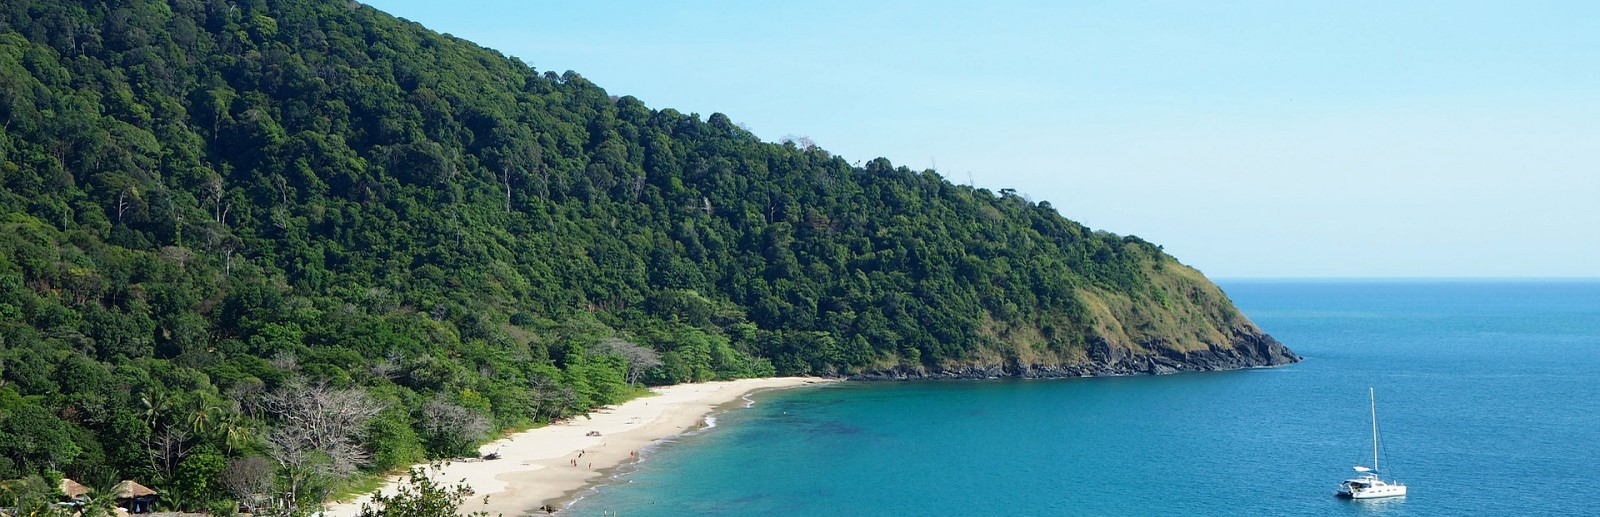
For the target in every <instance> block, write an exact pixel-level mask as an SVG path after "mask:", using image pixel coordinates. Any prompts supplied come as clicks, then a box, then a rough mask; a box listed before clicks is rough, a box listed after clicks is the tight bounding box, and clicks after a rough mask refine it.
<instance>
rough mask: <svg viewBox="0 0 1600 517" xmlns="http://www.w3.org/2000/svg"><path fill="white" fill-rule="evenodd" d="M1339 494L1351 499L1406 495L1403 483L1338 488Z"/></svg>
mask: <svg viewBox="0 0 1600 517" xmlns="http://www.w3.org/2000/svg"><path fill="white" fill-rule="evenodd" d="M1339 495H1341V496H1344V497H1348V498H1351V499H1380V498H1384V497H1401V496H1404V495H1406V486H1405V485H1387V486H1375V487H1368V488H1357V489H1349V488H1342V487H1341V488H1340V489H1339Z"/></svg>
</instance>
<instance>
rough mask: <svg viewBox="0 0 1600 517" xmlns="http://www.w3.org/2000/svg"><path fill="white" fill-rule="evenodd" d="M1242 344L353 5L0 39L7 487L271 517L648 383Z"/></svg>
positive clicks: (24, 18) (1084, 241) (77, 6)
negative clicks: (108, 491) (31, 478)
mask: <svg viewBox="0 0 1600 517" xmlns="http://www.w3.org/2000/svg"><path fill="white" fill-rule="evenodd" d="M1257 335H1260V332H1259V330H1256V329H1255V328H1254V326H1253V325H1252V324H1250V323H1249V321H1248V320H1246V319H1244V318H1243V317H1242V316H1241V315H1239V314H1238V312H1237V311H1236V310H1235V309H1234V308H1233V306H1232V304H1231V303H1230V302H1228V300H1227V299H1226V297H1225V296H1223V295H1222V293H1221V292H1220V291H1219V290H1217V289H1216V287H1215V286H1214V285H1212V284H1211V283H1210V282H1209V281H1207V280H1206V279H1205V278H1204V277H1203V276H1201V275H1200V274H1199V273H1198V272H1196V271H1194V270H1192V269H1189V268H1187V267H1185V266H1183V265H1182V264H1179V263H1178V262H1177V261H1176V260H1174V259H1173V258H1172V257H1170V256H1168V255H1166V254H1165V253H1164V252H1163V251H1162V250H1161V249H1160V247H1158V246H1155V245H1153V244H1150V243H1148V242H1145V241H1143V240H1141V239H1138V238H1136V237H1131V236H1128V237H1124V236H1118V235H1114V234H1111V233H1107V232H1103V231H1093V230H1090V229H1088V228H1086V227H1084V226H1082V225H1080V224H1077V223H1075V222H1073V221H1070V220H1068V219H1065V218H1063V217H1062V216H1061V215H1060V214H1058V213H1057V211H1056V210H1055V209H1054V207H1052V206H1050V205H1049V204H1048V203H1034V202H1031V201H1029V200H1027V199H1025V198H1023V197H1021V196H1018V195H1016V193H1015V192H1012V191H1009V190H1002V191H1001V192H999V193H995V192H991V191H988V190H985V189H980V188H973V187H970V186H961V185H955V184H952V183H951V182H949V181H946V180H945V179H944V178H942V177H940V176H939V174H938V173H937V172H935V171H932V170H923V171H914V170H911V169H908V168H906V167H903V166H895V165H894V164H892V163H890V162H889V161H888V160H886V159H882V158H879V159H874V160H870V161H867V162H866V163H865V164H864V165H859V164H852V163H851V162H849V161H847V160H846V159H844V158H842V157H839V156H834V155H831V154H830V153H828V152H827V151H825V150H822V149H819V148H817V147H815V146H814V145H797V144H796V143H794V142H782V143H773V142H763V141H761V140H760V139H758V138H757V137H755V136H754V135H752V134H751V133H750V132H748V131H746V130H744V129H741V128H740V127H739V126H738V125H737V124H735V123H734V122H733V121H732V120H731V119H730V118H729V117H728V116H726V115H723V114H721V113H713V114H711V115H709V116H706V117H701V116H700V115H698V114H686V113H681V112H678V111H676V110H673V109H670V108H665V109H653V108H650V107H647V106H645V105H644V104H643V103H642V102H640V101H639V100H638V99H635V98H633V97H629V96H622V97H616V96H612V95H610V94H608V93H607V92H606V91H605V90H603V89H601V88H600V87H599V86H597V85H595V84H593V83H591V82H589V81H588V80H586V79H584V78H583V77H582V76H581V75H579V74H577V73H574V72H570V71H569V72H565V73H561V74H557V73H554V72H549V71H545V72H539V71H537V70H535V69H534V68H533V67H531V66H529V65H527V64H525V63H523V62H521V61H519V60H516V59H513V58H507V57H505V56H503V55H501V54H499V53H497V52H495V51H493V50H490V49H485V48H482V47H480V46H478V45H475V44H473V43H471V42H468V41H464V40H460V39H457V38H454V37H451V36H448V35H442V34H438V33H435V32H431V31H429V30H426V29H425V28H423V27H421V26H419V25H417V24H415V23H411V22H407V21H404V20H400V19H396V18H394V17H392V16H389V15H387V14H384V13H382V12H379V11H377V10H374V9H372V8H370V7H366V6H363V5H361V4H358V3H355V2H346V1H334V0H234V1H231V2H224V1H221V0H168V1H157V0H130V1H125V2H92V1H87V0H50V1H43V0H8V1H6V2H4V3H3V4H0V479H9V478H20V477H25V476H28V475H38V474H41V473H46V472H57V473H64V474H66V475H69V476H72V477H75V478H83V477H90V476H105V475H114V476H118V477H120V478H138V479H142V480H149V481H150V484H151V486H155V487H158V488H160V489H162V490H163V493H164V495H165V496H166V499H165V500H166V501H168V503H167V504H170V505H172V506H175V507H178V508H185V509H199V508H206V507H208V505H218V504H229V503H230V502H236V501H237V502H246V503H248V504H253V503H251V501H255V500H256V497H255V496H257V495H259V493H258V492H252V491H251V490H257V489H261V490H265V488H261V487H264V486H268V485H270V486H274V487H279V488H282V487H289V489H287V490H286V491H287V493H289V494H291V495H292V497H291V498H290V501H289V505H290V506H291V507H293V506H294V505H296V504H299V503H300V502H314V501H317V500H320V498H321V497H323V496H324V495H326V494H327V492H328V491H329V490H333V489H334V488H335V487H336V485H337V481H338V480H340V479H344V477H345V476H347V475H349V474H350V473H351V472H355V471H357V470H362V471H367V472H377V471H385V470H389V469H393V468H396V467H400V466H404V465H408V464H411V463H414V462H417V461H421V460H424V459H427V458H440V457H450V456H454V455H460V454H466V453H470V452H471V450H472V447H473V444H474V443H476V441H477V440H481V439H482V438H483V437H484V436H486V435H487V433H488V432H489V431H490V430H491V429H503V428H509V427H519V426H528V425H535V424H537V423H539V422H545V421H548V420H550V419H553V418H560V417H563V416H567V415H571V414H575V413H577V412H582V411H586V410H587V409H589V408H593V407H596V406H598V405H604V404H611V403H615V402H618V401H621V400H623V399H625V398H627V397H629V396H631V395H632V394H633V393H635V392H636V390H637V389H638V388H637V386H638V385H639V384H641V383H646V384H664V383H678V382H690V381H703V380H711V379H727V378H737V377H750V376H765V375H774V374H783V375H790V374H799V375H839V376H846V375H856V374H863V373H869V372H878V371H887V370H896V371H942V370H949V369H954V368H960V367H964V366H971V365H1000V366H1003V367H1006V368H1013V369H1019V368H1028V367H1034V366H1049V365H1070V364H1088V363H1095V362H1106V361H1112V360H1117V358H1126V357H1134V356H1156V355H1164V356H1171V355H1174V354H1179V355H1182V354H1188V353H1190V352H1194V351H1201V350H1218V349H1229V348H1230V347H1232V346H1234V345H1235V344H1236V343H1237V342H1238V340H1239V337H1240V336H1257ZM1267 339H1270V338H1267ZM289 390H295V391H294V393H306V392H308V391H307V390H310V391H312V392H315V393H318V394H320V396H322V397H324V399H325V400H326V401H328V403H329V404H330V405H329V406H323V407H318V408H311V409H306V408H299V407H292V406H293V404H289V403H288V402H286V398H285V397H284V395H283V394H285V393H288V392H289ZM305 418H330V419H333V420H330V421H336V422H337V424H338V428H339V430H340V431H339V432H338V433H335V434H330V435H327V436H319V437H314V438H315V439H313V437H307V436H299V435H294V434H293V433H297V432H299V433H301V434H304V430H303V429H301V430H296V429H293V428H292V426H293V425H294V422H297V421H300V420H301V419H305ZM446 419H448V421H450V422H465V423H468V424H471V425H464V426H454V427H452V426H445V425H442V424H441V422H444V421H446ZM264 457H266V458H271V459H272V461H273V462H274V463H273V464H274V465H276V466H277V467H276V469H277V470H276V471H275V472H268V475H271V476H275V477H274V479H276V482H267V483H265V484H263V481H262V479H261V476H263V474H262V468H261V465H262V463H261V462H262V461H263V460H262V458H264ZM269 481H270V480H269ZM238 487H245V488H238ZM249 487H256V488H249Z"/></svg>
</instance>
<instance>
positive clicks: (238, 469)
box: [221, 456, 277, 514]
mask: <svg viewBox="0 0 1600 517" xmlns="http://www.w3.org/2000/svg"><path fill="white" fill-rule="evenodd" d="M276 469H277V467H275V466H274V465H273V464H272V460H269V459H267V458H265V457H261V456H246V457H243V458H235V459H234V460H233V461H230V462H228V466H227V467H226V468H223V469H222V476H221V477H222V486H224V487H226V488H227V489H228V492H229V493H231V494H233V497H234V499H236V500H238V501H239V503H240V504H242V505H244V507H245V510H247V511H249V512H250V513H252V514H254V513H257V512H258V511H260V509H261V507H262V506H263V503H264V502H265V500H266V499H267V494H269V493H271V491H272V485H273V481H274V479H273V478H274V476H273V474H274V473H275V471H276Z"/></svg>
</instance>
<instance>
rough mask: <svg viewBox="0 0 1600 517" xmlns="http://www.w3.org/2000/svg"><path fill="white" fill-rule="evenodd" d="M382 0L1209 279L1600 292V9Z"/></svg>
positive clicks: (500, 45)
mask: <svg viewBox="0 0 1600 517" xmlns="http://www.w3.org/2000/svg"><path fill="white" fill-rule="evenodd" d="M368 4H369V5H372V6H373V7H376V8H378V9H381V10H384V11H387V12H389V13H391V14H394V15H396V16H399V17H402V18H406V19H408V20H412V21H415V22H418V23H421V24H423V25H424V26H427V27H428V28H430V29H433V30H436V31H439V32H445V33H449V34H452V35H455V36H457V37H461V38H464V39H467V40H471V41H474V42H476V43H478V44H480V45H483V46H485V47H489V48H493V49H495V50H498V51H500V52H502V53H504V54H507V55H510V56H516V57H518V58H520V59H522V60H523V61H524V62H526V63H528V64H529V65H531V66H533V67H534V68H536V69H539V70H541V71H547V70H548V71H555V72H564V71H567V70H573V71H576V72H578V73H579V74H581V75H583V76H584V77H586V78H588V79H589V80H591V81H593V82H594V83H596V84H598V85H599V86H601V87H602V88H605V89H606V90H607V91H608V92H610V93H611V94H612V95H619V96H620V95H632V96H634V97H637V98H639V99H641V100H643V101H644V102H645V103H646V104H648V105H649V106H650V107H652V108H655V109H663V108H675V109H677V110H679V111H682V112H687V113H699V114H701V115H702V116H708V115H710V114H711V113H716V112H721V113H724V114H726V115H728V117H729V118H730V119H732V120H733V121H734V122H737V123H741V124H744V125H745V126H746V127H747V128H749V129H750V130H752V131H753V132H754V133H755V134H756V135H757V136H760V137H761V138H762V139H764V140H771V141H776V140H779V139H782V138H785V137H800V136H804V137H807V138H810V139H811V140H812V141H815V142H816V143H817V144H818V145H819V146H821V147H823V148H825V149H828V150H829V151H830V152H832V153H834V154H835V155H839V156H843V157H845V158H846V159H848V160H850V161H851V162H856V161H860V162H862V163H865V162H866V161H869V160H871V159H872V158H875V157H879V156H882V157H887V158H889V159H890V160H892V161H894V163H896V164H898V165H905V166H907V167H910V168H912V169H916V170H923V169H930V168H931V169H934V170H936V171H937V172H938V173H939V174H940V175H942V176H944V177H945V178H946V179H948V180H950V181H952V182H955V183H962V184H971V185H974V186H977V187H981V188H987V189H990V190H993V191H998V190H999V189H1002V188H1012V189H1016V190H1017V192H1018V193H1020V194H1023V195H1026V196H1027V197H1028V198H1029V199H1032V200H1034V201H1049V202H1050V204H1051V205H1053V206H1054V207H1055V208H1056V209H1057V210H1058V211H1060V212H1061V214H1062V215H1063V216H1066V217H1067V218H1069V219H1073V220H1076V221H1078V222H1081V223H1084V224H1086V225H1088V226H1090V227H1092V228H1095V229H1102V230H1107V231H1111V232H1114V233H1118V234H1125V235H1126V234H1132V235H1138V236H1139V237H1141V238H1144V239H1146V240H1149V241H1151V242H1154V243H1157V244H1161V245H1163V246H1164V247H1165V249H1166V250H1167V252H1168V253H1170V254H1172V255H1174V256H1176V257H1177V258H1178V259H1179V260H1180V261H1182V262H1184V263H1185V264H1188V265H1190V266H1194V267H1196V268H1198V269H1200V270H1201V271H1202V272H1204V273H1206V274H1207V275H1208V276H1211V277H1213V278H1303V277H1315V278H1340V277H1361V278H1384V277H1405V278H1419V277H1452V278H1476V277H1494V278H1519V277H1561V278H1570V277H1586V278H1593V277H1600V30H1595V25H1594V20H1597V19H1600V2H1537V1H1519V2H1470V1H1450V2H1442V1H1441V2H1425V1H1416V2H1393V1H1370V2H1369V1H1360V0H1343V1H1330V2H1282V1H1262V2H1221V1H1219V2H1191V1H1178V2H1018V1H1008V0H992V1H986V2H956V1H944V0H918V1H866V0H857V1H829V0H823V1H814V2H813V1H808V2H765V1H707V0H682V1H670V2H662V1H640V2H623V1H607V0H590V1H584V2H572V1H563V2H545V1H481V2H467V1H460V2H438V1H435V0H373V1H370V2H368ZM973 4H982V5H973Z"/></svg>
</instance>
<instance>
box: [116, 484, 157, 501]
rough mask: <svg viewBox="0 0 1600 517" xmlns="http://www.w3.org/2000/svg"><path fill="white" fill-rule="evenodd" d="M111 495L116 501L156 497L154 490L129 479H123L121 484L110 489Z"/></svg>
mask: <svg viewBox="0 0 1600 517" xmlns="http://www.w3.org/2000/svg"><path fill="white" fill-rule="evenodd" d="M111 493H112V494H116V496H117V499H133V498H136V497H147V496H152V495H156V491H155V490H151V489H150V487H147V486H144V485H141V484H139V483H136V482H134V481H133V480H131V479H124V480H122V482H121V483H117V487H116V488H113V489H111Z"/></svg>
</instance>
